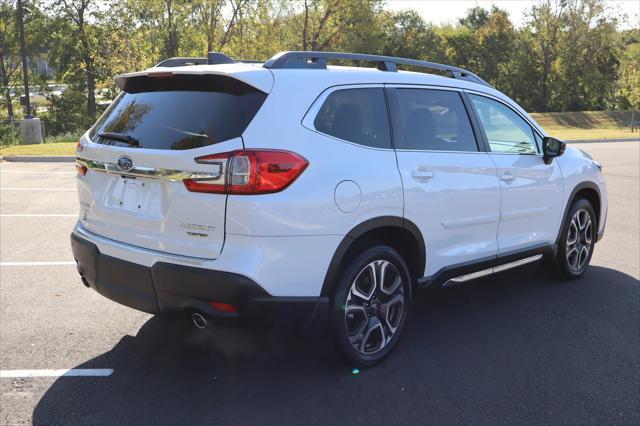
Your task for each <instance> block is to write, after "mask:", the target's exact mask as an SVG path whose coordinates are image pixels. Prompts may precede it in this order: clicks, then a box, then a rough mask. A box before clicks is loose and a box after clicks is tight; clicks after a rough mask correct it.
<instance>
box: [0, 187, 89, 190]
mask: <svg viewBox="0 0 640 426" xmlns="http://www.w3.org/2000/svg"><path fill="white" fill-rule="evenodd" d="M0 190H2V191H77V190H78V189H77V188H16V187H4V188H0Z"/></svg>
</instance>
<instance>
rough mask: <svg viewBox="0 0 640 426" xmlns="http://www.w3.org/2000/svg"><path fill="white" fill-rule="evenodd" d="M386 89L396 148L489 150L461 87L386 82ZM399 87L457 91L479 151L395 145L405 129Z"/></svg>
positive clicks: (397, 149)
mask: <svg viewBox="0 0 640 426" xmlns="http://www.w3.org/2000/svg"><path fill="white" fill-rule="evenodd" d="M385 89H386V90H385V91H386V92H387V99H388V101H389V113H390V114H391V130H392V137H391V139H392V141H394V145H393V146H394V149H395V150H396V151H401V152H428V153H443V154H482V153H485V152H487V146H486V143H484V139H483V137H484V136H483V132H481V128H480V126H479V124H478V122H477V120H476V116H475V114H473V111H472V108H471V105H470V104H469V100H468V99H467V97H466V95H465V93H464V90H463V89H462V88H459V87H451V86H432V85H428V86H427V85H419V84H397V83H393V84H385ZM397 89H418V90H438V91H449V92H457V93H458V95H459V96H460V100H461V101H462V104H463V105H464V109H465V111H466V112H467V117H468V118H469V123H470V124H471V129H472V131H473V136H474V138H475V143H476V147H477V148H478V150H477V151H442V150H437V149H410V148H400V147H397V146H396V145H395V141H396V140H401V138H403V137H404V129H403V128H402V126H401V124H400V123H401V122H402V120H401V117H400V104H399V100H398V97H397V92H396V90H397Z"/></svg>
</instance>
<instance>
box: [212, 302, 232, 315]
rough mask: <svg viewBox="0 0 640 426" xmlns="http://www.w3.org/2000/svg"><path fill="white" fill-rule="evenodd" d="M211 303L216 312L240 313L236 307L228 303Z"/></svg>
mask: <svg viewBox="0 0 640 426" xmlns="http://www.w3.org/2000/svg"><path fill="white" fill-rule="evenodd" d="M210 303H211V307H212V308H213V309H215V310H216V311H221V312H228V313H236V312H238V310H237V309H236V307H235V306H233V305H230V304H228V303H223V302H215V301H213V302H210Z"/></svg>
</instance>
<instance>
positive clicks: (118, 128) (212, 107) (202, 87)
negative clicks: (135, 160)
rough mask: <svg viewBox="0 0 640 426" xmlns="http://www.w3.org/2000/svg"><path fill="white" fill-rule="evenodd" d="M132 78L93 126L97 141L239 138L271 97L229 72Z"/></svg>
mask: <svg viewBox="0 0 640 426" xmlns="http://www.w3.org/2000/svg"><path fill="white" fill-rule="evenodd" d="M131 80H133V81H131V82H129V83H128V84H127V86H126V87H125V89H126V90H127V91H126V92H123V93H122V94H120V95H119V96H118V97H117V98H116V99H115V100H114V101H113V103H112V104H111V105H110V106H109V108H108V109H107V110H106V111H105V113H104V114H103V115H102V117H100V119H99V120H98V122H97V123H96V124H95V125H94V127H93V128H92V130H91V133H90V138H91V139H92V140H93V141H94V142H96V143H101V144H105V145H115V146H126V147H131V146H135V147H136V148H143V149H192V148H199V147H202V146H206V145H212V144H215V143H218V142H222V141H225V140H228V139H233V138H237V137H239V136H240V135H241V134H242V132H244V130H245V129H246V127H247V126H248V125H249V123H250V122H251V120H252V119H253V117H254V116H255V114H256V113H257V112H258V110H259V109H260V107H261V106H262V103H263V102H264V100H265V98H266V96H267V95H266V94H265V93H263V92H261V91H259V90H257V89H255V88H253V87H251V86H249V85H247V84H244V83H242V82H240V81H238V80H235V79H233V78H230V77H226V76H194V75H173V76H170V77H163V78H157V77H148V76H140V77H134V78H132V79H131ZM131 141H136V144H133V145H132V144H131Z"/></svg>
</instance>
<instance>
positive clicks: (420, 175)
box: [411, 170, 433, 181]
mask: <svg viewBox="0 0 640 426" xmlns="http://www.w3.org/2000/svg"><path fill="white" fill-rule="evenodd" d="M411 177H413V178H414V179H415V180H419V181H426V180H429V179H431V178H432V177H433V172H428V171H426V170H414V171H412V172H411Z"/></svg>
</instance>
